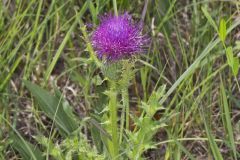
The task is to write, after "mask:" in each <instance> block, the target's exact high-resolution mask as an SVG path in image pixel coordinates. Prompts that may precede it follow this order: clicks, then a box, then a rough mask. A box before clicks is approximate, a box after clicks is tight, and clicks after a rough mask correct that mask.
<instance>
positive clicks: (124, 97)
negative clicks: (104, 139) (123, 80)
mask: <svg viewBox="0 0 240 160" xmlns="http://www.w3.org/2000/svg"><path fill="white" fill-rule="evenodd" d="M122 100H123V106H124V107H125V110H126V130H129V123H130V121H129V116H130V108H129V94H128V88H127V87H126V88H124V89H123V90H122Z"/></svg>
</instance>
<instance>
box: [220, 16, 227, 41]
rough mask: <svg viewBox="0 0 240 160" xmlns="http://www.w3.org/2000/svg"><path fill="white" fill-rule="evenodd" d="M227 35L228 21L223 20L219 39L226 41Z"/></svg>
mask: <svg viewBox="0 0 240 160" xmlns="http://www.w3.org/2000/svg"><path fill="white" fill-rule="evenodd" d="M226 35H227V25H226V21H225V20H224V19H221V21H220V25H219V37H220V39H221V41H222V42H224V41H225V39H226Z"/></svg>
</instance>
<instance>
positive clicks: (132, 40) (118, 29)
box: [91, 13, 148, 60]
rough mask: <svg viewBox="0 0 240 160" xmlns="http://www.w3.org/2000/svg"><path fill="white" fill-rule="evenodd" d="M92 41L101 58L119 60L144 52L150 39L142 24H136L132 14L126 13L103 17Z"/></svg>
mask: <svg viewBox="0 0 240 160" xmlns="http://www.w3.org/2000/svg"><path fill="white" fill-rule="evenodd" d="M91 41H92V45H93V48H94V49H95V51H96V53H97V54H98V57H99V58H103V57H106V59H107V60H119V59H122V58H125V57H129V56H132V55H134V54H137V53H142V52H143V51H144V47H146V44H147V42H148V39H147V38H146V36H145V35H142V27H141V25H139V26H137V24H134V23H133V20H132V18H131V16H130V15H129V14H127V13H125V14H123V15H119V16H113V15H108V16H106V17H103V19H102V21H101V24H100V25H99V26H98V28H97V29H96V30H95V31H94V32H93V35H92V37H91Z"/></svg>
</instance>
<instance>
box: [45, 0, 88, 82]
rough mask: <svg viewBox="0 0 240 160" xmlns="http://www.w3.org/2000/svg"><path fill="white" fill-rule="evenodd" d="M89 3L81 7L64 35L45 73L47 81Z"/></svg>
mask: <svg viewBox="0 0 240 160" xmlns="http://www.w3.org/2000/svg"><path fill="white" fill-rule="evenodd" d="M88 4H89V1H86V2H85V3H84V5H83V7H82V8H81V10H80V11H79V12H78V13H77V16H76V19H75V21H74V22H73V24H72V26H71V28H70V29H69V31H68V32H67V34H66V36H65V37H64V39H63V41H62V43H61V44H60V46H59V48H58V50H57V52H56V54H55V56H54V57H53V60H52V62H51V64H50V65H49V67H48V69H47V71H46V74H45V81H47V80H48V79H49V77H50V75H51V73H52V71H53V68H54V66H55V65H56V63H57V61H58V59H59V57H60V55H61V53H62V51H63V49H64V47H65V45H66V44H67V42H68V40H69V38H70V35H71V33H72V32H73V30H74V28H75V27H76V26H77V24H78V22H79V20H80V19H81V17H82V16H83V14H84V13H85V12H86V10H87V8H88Z"/></svg>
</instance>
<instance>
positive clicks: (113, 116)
mask: <svg viewBox="0 0 240 160" xmlns="http://www.w3.org/2000/svg"><path fill="white" fill-rule="evenodd" d="M109 113H110V121H111V133H112V135H111V136H112V147H113V153H112V158H116V157H117V156H118V153H119V143H118V125H117V92H116V84H115V83H114V82H111V94H110V100H109Z"/></svg>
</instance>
